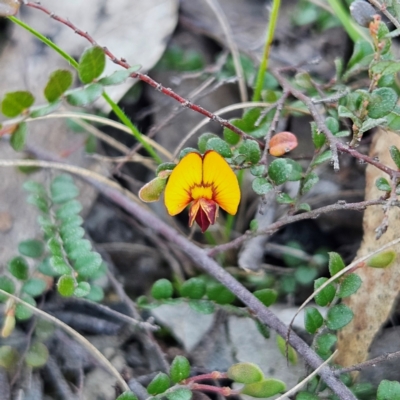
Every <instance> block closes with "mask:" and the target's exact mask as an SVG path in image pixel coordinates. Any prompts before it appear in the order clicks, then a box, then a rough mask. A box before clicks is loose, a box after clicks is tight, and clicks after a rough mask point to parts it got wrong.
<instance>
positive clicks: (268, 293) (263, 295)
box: [253, 289, 278, 307]
mask: <svg viewBox="0 0 400 400" xmlns="http://www.w3.org/2000/svg"><path fill="white" fill-rule="evenodd" d="M253 295H254V296H255V297H256V298H257V299H258V300H260V301H261V303H263V304H264V306H265V307H269V306H271V305H272V304H274V303H275V302H276V299H277V298H278V292H277V291H276V290H274V289H260V290H256V291H255V292H254V293H253Z"/></svg>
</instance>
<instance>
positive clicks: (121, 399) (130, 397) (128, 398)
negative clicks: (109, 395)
mask: <svg viewBox="0 0 400 400" xmlns="http://www.w3.org/2000/svg"><path fill="white" fill-rule="evenodd" d="M116 400H138V398H137V397H136V395H135V394H134V393H133V392H131V391H130V390H129V391H128V390H127V391H126V392H124V393H122V394H120V395H119V396H118V397H117V398H116Z"/></svg>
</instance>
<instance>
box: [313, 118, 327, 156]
mask: <svg viewBox="0 0 400 400" xmlns="http://www.w3.org/2000/svg"><path fill="white" fill-rule="evenodd" d="M311 136H312V141H313V143H314V146H315V148H316V150H319V149H320V148H321V147H322V146H323V145H324V144H325V142H326V137H325V135H324V134H323V133H322V132H321V131H319V130H318V128H317V124H316V123H315V122H311Z"/></svg>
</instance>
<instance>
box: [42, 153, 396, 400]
mask: <svg viewBox="0 0 400 400" xmlns="http://www.w3.org/2000/svg"><path fill="white" fill-rule="evenodd" d="M40 152H41V154H43V151H42V150H41V151H40ZM47 158H48V159H55V157H54V156H50V155H48V157H47ZM49 165H51V163H49ZM80 176H83V177H84V179H85V180H86V181H88V182H89V183H91V184H92V185H93V186H95V187H96V188H97V189H98V190H99V191H100V192H101V193H102V194H103V195H105V196H106V197H108V198H109V199H110V200H112V201H114V202H115V203H116V204H118V205H119V206H120V207H122V208H123V209H125V210H126V211H127V212H128V213H130V214H131V215H133V216H134V217H135V218H136V219H137V220H138V221H140V222H141V223H142V224H143V225H145V226H147V227H149V228H151V229H153V230H154V232H155V233H157V234H159V235H161V236H163V237H165V238H166V239H167V240H168V241H170V242H171V243H174V244H175V245H177V246H178V247H179V248H180V249H181V251H183V252H184V253H185V254H186V255H187V256H188V257H189V258H190V259H191V260H192V261H193V262H194V263H195V264H196V265H197V266H198V267H200V268H201V269H202V270H203V271H205V272H206V273H208V274H210V275H211V276H212V277H214V278H215V279H216V280H218V281H219V282H221V283H222V284H223V285H224V286H225V287H226V288H228V289H229V290H230V291H231V292H232V293H234V294H235V295H236V296H237V297H238V299H240V300H241V301H242V302H243V303H244V304H245V305H246V306H247V307H249V309H250V310H252V312H253V313H254V315H255V317H257V318H258V319H259V320H260V321H261V322H263V323H265V324H266V325H268V326H269V327H271V328H272V329H274V330H275V331H276V332H277V333H278V334H279V335H281V336H283V337H285V335H286V334H287V332H288V327H287V326H286V325H285V324H284V323H283V322H282V321H281V320H279V318H278V317H277V316H276V315H275V314H274V313H273V312H272V311H271V310H270V309H268V308H267V307H265V306H264V305H263V304H262V303H261V302H260V301H259V300H258V299H257V298H256V297H254V295H253V294H252V293H251V292H250V291H249V290H248V289H246V288H245V287H244V286H243V285H242V284H241V283H239V282H238V281H237V280H236V279H235V278H234V277H233V276H232V275H230V274H229V273H228V272H227V271H225V270H224V269H223V268H222V267H221V266H220V265H218V264H217V263H216V262H215V261H214V260H213V259H211V258H210V257H208V255H207V253H206V252H205V251H204V250H202V249H200V248H199V247H198V246H196V245H195V244H194V243H191V242H190V241H189V240H188V239H186V238H185V237H184V236H182V235H180V234H179V233H178V232H177V231H176V230H175V229H173V228H171V227H170V226H169V225H168V224H166V223H164V222H163V221H161V220H160V219H159V218H158V217H156V216H155V215H153V214H152V213H151V212H150V211H147V210H146V209H144V208H143V207H141V206H139V205H138V204H136V203H135V202H134V201H132V200H131V199H130V198H129V197H127V196H126V195H125V194H122V193H121V191H119V190H118V189H116V188H114V187H111V186H106V185H104V183H100V182H99V181H98V180H93V179H92V178H90V177H89V176H84V175H80ZM399 240H400V239H399ZM289 344H290V345H291V346H292V347H293V348H294V349H295V350H296V351H297V352H298V353H299V355H300V356H302V357H303V358H304V360H305V361H306V362H307V363H308V364H309V365H310V366H311V367H312V368H314V369H316V368H318V367H319V366H320V365H321V364H322V363H323V361H322V360H321V358H320V357H319V356H318V355H317V354H316V353H315V352H314V351H313V350H312V349H311V348H310V347H309V346H308V345H307V344H306V343H305V342H304V341H303V340H302V339H301V338H300V337H299V336H297V335H296V334H295V333H293V334H292V335H291V337H290V339H289ZM319 375H320V376H321V377H322V379H323V380H324V381H325V383H326V384H327V385H328V386H329V387H330V388H331V389H332V391H333V392H334V393H335V394H336V395H337V396H338V397H339V398H340V399H341V400H356V398H355V396H354V395H353V394H352V393H351V391H350V390H349V389H348V388H347V387H346V386H345V385H344V384H343V383H342V382H341V381H340V380H338V379H337V378H336V377H335V376H334V375H333V372H332V371H331V369H330V368H329V367H326V366H324V367H322V368H321V370H320V372H319Z"/></svg>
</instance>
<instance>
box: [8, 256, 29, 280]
mask: <svg viewBox="0 0 400 400" xmlns="http://www.w3.org/2000/svg"><path fill="white" fill-rule="evenodd" d="M8 270H9V271H10V273H11V275H13V276H14V277H15V278H17V279H19V280H21V281H24V280H26V279H28V277H29V265H28V263H27V262H26V260H25V258H23V257H21V256H17V257H14V258H12V259H11V260H10V261H9V262H8Z"/></svg>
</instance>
